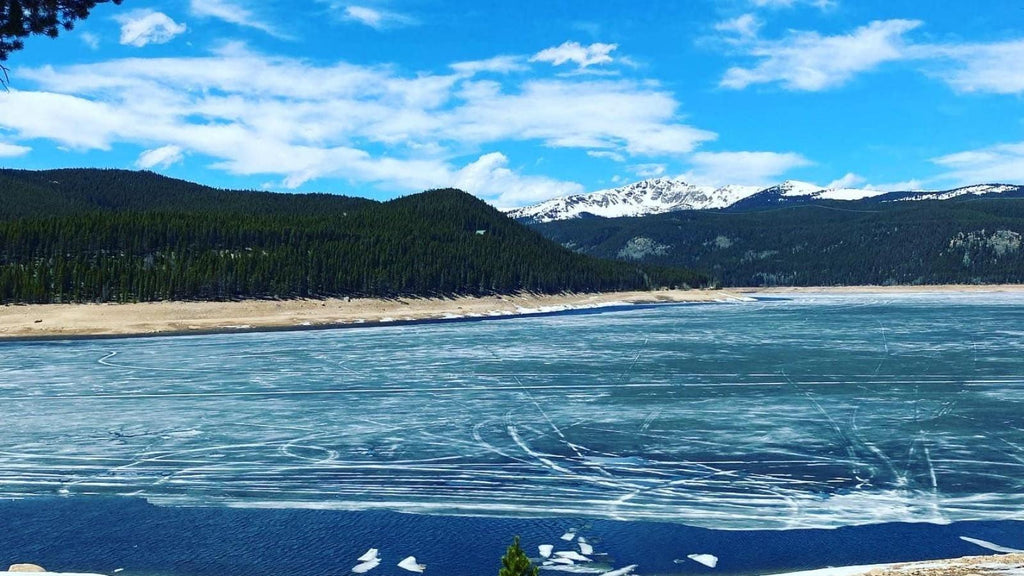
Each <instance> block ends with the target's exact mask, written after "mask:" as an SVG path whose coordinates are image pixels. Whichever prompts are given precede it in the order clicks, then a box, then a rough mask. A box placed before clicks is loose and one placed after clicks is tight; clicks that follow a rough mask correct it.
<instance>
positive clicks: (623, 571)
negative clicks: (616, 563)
mask: <svg viewBox="0 0 1024 576" xmlns="http://www.w3.org/2000/svg"><path fill="white" fill-rule="evenodd" d="M636 567H637V564H630V565H629V566H625V567H623V568H618V569H616V570H609V571H608V572H604V573H602V574H601V576H626V575H627V574H632V573H633V571H634V570H636Z"/></svg>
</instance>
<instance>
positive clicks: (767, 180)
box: [683, 152, 813, 186]
mask: <svg viewBox="0 0 1024 576" xmlns="http://www.w3.org/2000/svg"><path fill="white" fill-rule="evenodd" d="M691 163H692V165H693V168H692V169H691V170H690V171H689V172H687V173H686V174H684V175H683V178H684V179H686V180H688V181H691V182H694V183H696V184H704V185H710V186H724V185H726V184H745V185H751V186H755V185H756V186H761V185H769V184H772V183H775V182H777V181H778V180H779V179H780V177H781V176H783V175H785V174H786V173H787V172H789V171H790V170H793V169H794V168H800V167H803V166H810V165H811V164H813V162H811V161H810V160H808V159H807V158H805V157H804V156H803V155H801V154H797V153H795V152H698V153H696V154H694V155H693V156H692V158H691Z"/></svg>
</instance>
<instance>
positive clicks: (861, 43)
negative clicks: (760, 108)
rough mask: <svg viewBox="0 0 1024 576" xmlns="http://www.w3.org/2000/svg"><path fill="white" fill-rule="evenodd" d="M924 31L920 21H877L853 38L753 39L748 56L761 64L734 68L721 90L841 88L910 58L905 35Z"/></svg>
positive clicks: (792, 36) (794, 34)
mask: <svg viewBox="0 0 1024 576" xmlns="http://www.w3.org/2000/svg"><path fill="white" fill-rule="evenodd" d="M920 25H921V22H920V21H917V20H879V21H875V22H872V23H870V24H868V25H866V26H861V27H859V28H857V29H855V30H853V31H852V32H850V33H849V34H840V35H835V36H822V35H820V34H818V33H817V32H799V31H793V32H790V34H789V35H788V36H786V37H785V38H782V39H780V40H761V39H754V40H752V41H751V42H750V43H749V44H748V45H747V46H746V47H745V51H746V53H747V55H749V56H750V57H753V58H754V59H756V60H757V61H758V62H757V64H756V65H755V66H753V67H740V66H737V67H733V68H730V69H729V70H728V71H726V73H725V76H724V77H723V78H722V80H721V82H720V85H721V86H722V87H724V88H730V89H734V90H741V89H743V88H747V87H748V86H751V85H753V84H773V83H777V84H780V85H782V86H783V87H784V88H786V89H789V90H802V91H819V90H825V89H828V88H834V87H836V86H841V85H843V84H845V83H846V82H848V81H849V80H850V79H851V78H853V77H854V76H856V75H857V74H860V73H863V72H867V71H869V70H873V69H875V68H877V67H878V66H880V65H882V64H884V63H886V62H891V61H896V60H901V59H905V58H908V57H909V56H910V54H909V53H908V50H907V44H906V42H905V40H904V35H905V34H906V33H907V32H909V31H911V30H914V29H915V28H917V27H919V26H920Z"/></svg>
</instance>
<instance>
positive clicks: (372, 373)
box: [0, 294, 1024, 529]
mask: <svg viewBox="0 0 1024 576" xmlns="http://www.w3.org/2000/svg"><path fill="white" fill-rule="evenodd" d="M0 405H2V406H3V414H4V418H3V423H2V430H3V432H2V439H3V442H2V444H0V497H16V498H21V497H33V496H42V495H49V496H53V495H58V494H69V495H82V494H106V495H131V496H136V497H141V498H145V499H147V500H149V501H150V502H153V503H155V504H158V505H189V506H191V505H201V506H231V507H245V508H269V507H272V508H317V509H339V510H372V509H382V510H392V511H400V512H416V513H428V514H440V515H479V516H508V517H576V518H585V517H589V518H595V519H601V520H630V521H635V520H657V521H667V522H674V523H681V524H687V525H691V526H699V527H706V528H714V529H787V528H830V527H838V526H847V525H862V524H873V523H881V522H918V521H925V522H937V523H948V522H956V521H967V520H1007V519H1016V520H1021V519H1024V296H1021V295H985V294H965V295H927V294H923V295H884V296H867V295H852V296H813V295H798V296H794V297H793V298H791V299H763V300H760V301H758V302H749V303H738V304H717V305H687V306H664V307H657V308H645V309H637V310H628V311H617V312H608V313H602V314H588V315H562V316H549V317H539V318H520V319H513V320H502V321H486V322H472V323H450V324H425V325H416V326H401V327H399V326H395V327H375V328H359V329H344V330H330V331H307V332H287V333H282V332H278V333H263V334H232V335H215V336H195V337H170V338H138V339H124V340H83V341H74V342H21V343H10V342H9V343H4V344H0Z"/></svg>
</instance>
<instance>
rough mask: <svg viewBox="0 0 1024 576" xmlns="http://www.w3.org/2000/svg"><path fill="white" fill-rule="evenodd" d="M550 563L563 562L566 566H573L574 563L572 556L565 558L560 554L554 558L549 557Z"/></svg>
mask: <svg viewBox="0 0 1024 576" xmlns="http://www.w3.org/2000/svg"><path fill="white" fill-rule="evenodd" d="M551 563H552V564H565V565H566V566H574V565H575V564H576V563H575V562H573V560H572V558H565V557H562V556H558V557H556V558H552V559H551Z"/></svg>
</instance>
